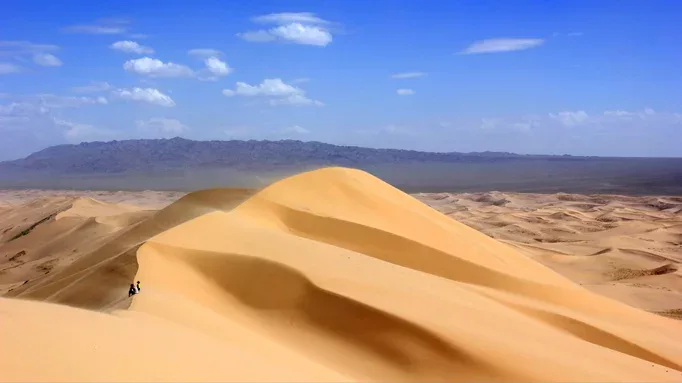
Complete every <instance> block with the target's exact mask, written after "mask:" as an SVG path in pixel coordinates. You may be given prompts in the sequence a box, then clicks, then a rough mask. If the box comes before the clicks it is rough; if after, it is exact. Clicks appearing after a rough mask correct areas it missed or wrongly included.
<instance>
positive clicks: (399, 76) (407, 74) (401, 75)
mask: <svg viewBox="0 0 682 383" xmlns="http://www.w3.org/2000/svg"><path fill="white" fill-rule="evenodd" d="M423 76H426V73H424V72H405V73H396V74H394V75H391V78H395V79H403V78H417V77H423Z"/></svg>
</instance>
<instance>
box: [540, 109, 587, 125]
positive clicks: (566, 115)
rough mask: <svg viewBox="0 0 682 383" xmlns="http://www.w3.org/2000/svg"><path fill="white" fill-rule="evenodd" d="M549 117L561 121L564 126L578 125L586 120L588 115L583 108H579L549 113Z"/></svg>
mask: <svg viewBox="0 0 682 383" xmlns="http://www.w3.org/2000/svg"><path fill="white" fill-rule="evenodd" d="M549 117H550V118H552V119H554V120H557V121H559V122H561V123H562V124H563V125H566V126H574V125H578V124H581V123H584V122H586V121H587V120H588V119H589V118H590V116H589V115H588V114H587V113H586V112H585V111H584V110H579V111H576V112H571V111H566V112H559V113H556V114H553V113H550V114H549Z"/></svg>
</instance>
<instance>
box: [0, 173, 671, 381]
mask: <svg viewBox="0 0 682 383" xmlns="http://www.w3.org/2000/svg"><path fill="white" fill-rule="evenodd" d="M50 203H51V204H52V205H50V204H49V203H46V202H45V201H43V202H42V204H41V205H40V206H41V209H43V210H42V211H40V212H39V213H35V214H36V218H37V217H40V216H44V215H45V214H48V215H49V214H52V213H55V212H57V213H56V214H62V215H61V216H59V217H56V218H55V219H54V220H52V221H51V222H50V223H49V225H38V226H36V227H35V228H33V229H32V231H34V232H35V233H33V232H30V233H28V234H24V235H23V236H19V237H17V238H15V239H14V240H11V241H9V238H12V237H15V236H16V235H17V234H21V232H22V231H21V230H26V229H25V227H26V225H24V226H22V225H19V224H17V225H15V226H13V228H11V229H9V230H7V231H6V232H5V233H3V236H2V237H0V240H2V242H4V244H3V245H2V247H0V249H2V250H3V252H5V253H7V254H12V253H13V252H14V251H15V250H16V251H17V254H19V253H20V252H21V251H25V250H21V249H24V248H29V247H30V249H31V250H30V251H25V254H23V255H19V256H17V257H16V258H15V259H14V260H13V261H12V262H14V263H12V264H11V266H13V267H12V269H6V268H5V267H6V266H3V269H2V270H3V273H7V275H9V276H10V277H3V275H0V281H2V282H0V283H2V285H0V288H3V289H4V290H0V292H2V291H4V292H5V295H6V296H8V297H13V298H14V299H12V298H0V315H2V317H1V318H2V325H1V326H0V340H2V348H1V349H0V350H2V351H0V353H1V355H0V380H2V381H405V382H407V381H420V382H421V381H477V382H478V381H554V382H558V381H563V382H565V381H632V382H635V381H639V382H641V381H670V382H674V381H680V380H682V322H679V321H675V320H673V319H669V318H665V317H662V316H659V315H655V314H652V313H649V312H646V311H644V310H641V309H638V308H635V307H632V306H629V305H626V304H625V303H621V302H618V301H616V300H613V299H609V298H607V297H604V296H602V295H599V294H596V293H595V292H592V291H590V290H588V289H587V288H585V287H583V286H581V285H579V284H578V283H575V282H573V281H572V280H571V279H569V278H567V277H564V276H561V275H560V274H559V273H557V272H556V271H554V270H552V269H550V268H549V267H546V266H545V265H543V264H541V263H539V262H537V261H536V260H534V259H533V258H531V257H529V256H528V254H526V253H524V252H523V250H522V249H518V248H517V247H515V246H514V245H513V244H509V243H503V242H500V241H498V240H496V239H493V238H491V237H490V236H488V235H486V234H484V233H481V232H479V231H477V230H475V229H473V228H471V227H469V226H467V225H465V224H463V223H459V222H457V221H455V220H453V219H451V218H450V217H448V216H446V215H444V214H442V213H440V212H438V211H436V210H434V209H432V208H430V207H428V206H426V205H425V204H423V203H422V202H420V201H419V200H417V199H415V198H414V197H411V196H409V195H407V194H404V193H402V192H401V191H399V190H397V189H395V188H393V187H392V186H390V185H388V184H386V183H384V182H383V181H381V180H379V179H377V178H375V177H373V176H371V175H369V174H367V173H364V172H361V171H358V170H351V169H344V168H327V169H321V170H317V171H313V172H308V173H303V174H299V175H296V176H293V177H290V178H287V179H284V180H282V181H279V182H277V183H275V184H273V185H271V186H269V187H267V188H265V189H264V190H262V191H260V192H258V193H257V194H255V195H252V192H251V191H245V190H229V189H227V190H209V191H202V192H197V193H191V194H189V195H187V196H185V197H183V198H181V199H180V200H178V201H177V202H175V203H173V204H171V205H169V206H168V207H166V208H164V209H163V210H160V211H158V212H152V211H147V212H144V211H142V212H140V211H137V212H136V211H132V210H134V209H127V210H125V211H121V210H117V209H118V208H115V207H111V206H106V207H102V206H100V205H97V204H94V206H96V208H97V209H96V210H97V213H96V214H92V216H91V214H90V213H88V211H90V210H91V209H89V208H87V206H86V205H87V203H86V202H81V203H80V204H78V205H77V206H76V205H75V204H74V203H73V201H71V202H68V201H60V200H51V202H50ZM88 203H91V202H88ZM91 205H92V203H91ZM74 206H76V208H74ZM3 209H4V210H3ZM69 209H74V210H71V211H70V212H69ZM92 209H94V208H92ZM16 213H17V212H16V211H14V210H13V209H11V208H4V207H0V222H3V221H4V220H6V221H8V222H10V221H11V222H16V220H17V217H16ZM135 214H137V215H135ZM8 215H9V216H8ZM131 215H132V216H133V218H131ZM102 217H105V218H106V219H102ZM122 217H123V218H122ZM2 230H5V229H2ZM38 231H40V232H41V233H39V232H38ZM83 232H87V233H89V234H87V235H86V234H83ZM50 236H51V237H50ZM55 236H56V237H59V239H60V240H57V241H55V239H54V237H55ZM32 237H33V238H34V241H33V242H36V243H27V241H28V239H30V238H32ZM39 238H43V240H42V241H43V242H44V243H43V244H42V245H41V243H38V242H40V240H38V239H39ZM48 238H50V240H48ZM86 239H87V240H86ZM31 246H33V247H31ZM41 246H42V247H41ZM81 246H86V247H87V246H90V247H91V248H81V249H76V250H77V251H76V252H75V253H74V252H73V251H72V250H73V248H74V247H81ZM44 247H50V249H48V250H49V251H48V250H46V249H44ZM8 249H9V250H8ZM81 253H82V254H81ZM79 254H81V255H79ZM83 254H85V255H83ZM13 256H16V254H14V255H13ZM68 256H71V257H72V259H71V260H70V261H69V260H65V259H66V258H67V257H68ZM22 257H24V258H29V259H25V260H24V261H23V262H21V263H19V260H21V259H22ZM47 261H50V262H55V263H59V262H63V264H57V265H56V266H55V265H53V266H52V267H53V269H54V271H52V272H50V271H48V272H46V273H44V274H43V275H42V276H41V275H39V274H36V273H41V272H39V271H36V265H38V264H40V265H42V264H44V263H45V262H47ZM137 265H139V268H137V274H136V275H135V277H134V279H131V278H130V275H132V274H131V270H134V269H135V268H136V267H137ZM43 272H44V271H43ZM12 278H14V280H13V279H12ZM133 280H135V281H136V280H140V281H142V286H141V287H142V291H141V293H140V294H138V295H135V296H134V297H133V299H132V303H131V304H130V307H129V308H128V309H127V310H123V309H115V308H125V307H126V306H127V305H128V303H130V302H129V300H128V298H127V297H126V295H125V293H126V292H127V285H128V284H129V283H131V282H132V281H133ZM24 281H27V282H24ZM16 298H26V299H31V300H33V301H29V300H26V299H16ZM36 300H43V301H46V302H54V303H64V304H70V305H72V306H79V307H85V308H93V309H98V310H99V311H90V310H84V309H81V308H75V307H67V306H64V305H57V304H54V303H46V302H37V301H36ZM112 309H113V310H112Z"/></svg>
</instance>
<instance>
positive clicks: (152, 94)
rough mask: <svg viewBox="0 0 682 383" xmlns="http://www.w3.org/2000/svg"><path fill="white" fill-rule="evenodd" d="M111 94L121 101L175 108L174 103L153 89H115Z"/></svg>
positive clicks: (168, 97)
mask: <svg viewBox="0 0 682 383" xmlns="http://www.w3.org/2000/svg"><path fill="white" fill-rule="evenodd" d="M113 93H114V95H115V96H118V97H120V98H123V99H127V100H133V101H140V102H147V103H150V104H154V105H158V106H163V107H165V108H171V107H174V106H175V101H173V99H172V98H170V96H168V95H166V94H163V93H162V92H161V91H159V90H158V89H154V88H132V89H117V90H115V91H114V92H113Z"/></svg>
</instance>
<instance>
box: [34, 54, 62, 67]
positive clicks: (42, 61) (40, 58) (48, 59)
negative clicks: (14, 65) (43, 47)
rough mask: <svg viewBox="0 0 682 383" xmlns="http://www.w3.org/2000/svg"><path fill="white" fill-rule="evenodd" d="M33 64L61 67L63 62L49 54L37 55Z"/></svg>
mask: <svg viewBox="0 0 682 383" xmlns="http://www.w3.org/2000/svg"><path fill="white" fill-rule="evenodd" d="M33 62H34V63H36V64H38V65H41V66H61V65H62V61H61V60H59V59H58V58H57V57H56V56H54V55H51V54H49V53H36V54H35V55H33Z"/></svg>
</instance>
